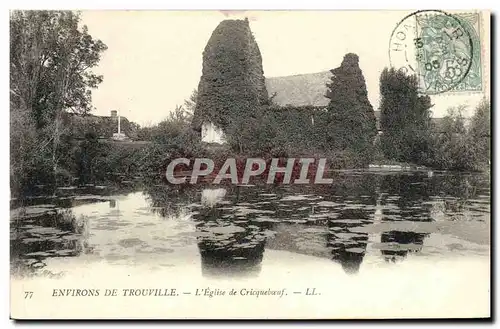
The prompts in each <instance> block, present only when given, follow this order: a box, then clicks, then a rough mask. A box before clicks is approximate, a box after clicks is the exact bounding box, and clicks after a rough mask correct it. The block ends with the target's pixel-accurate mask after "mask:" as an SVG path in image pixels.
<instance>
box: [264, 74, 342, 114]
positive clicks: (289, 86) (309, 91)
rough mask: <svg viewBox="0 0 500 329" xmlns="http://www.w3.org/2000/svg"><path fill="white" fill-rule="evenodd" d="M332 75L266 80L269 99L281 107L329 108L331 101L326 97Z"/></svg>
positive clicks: (291, 76) (304, 75)
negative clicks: (271, 98) (327, 85)
mask: <svg viewBox="0 0 500 329" xmlns="http://www.w3.org/2000/svg"><path fill="white" fill-rule="evenodd" d="M331 76H332V73H331V72H330V71H323V72H317V73H309V74H298V75H290V76H284V77H272V78H266V88H267V92H268V94H269V97H272V96H273V95H274V94H275V93H276V96H275V97H274V98H273V102H275V103H276V104H278V105H280V106H287V105H291V106H297V107H298V106H308V105H309V106H327V105H328V102H329V101H330V99H328V98H326V97H325V94H326V91H327V87H326V84H327V83H328V82H330V77H331Z"/></svg>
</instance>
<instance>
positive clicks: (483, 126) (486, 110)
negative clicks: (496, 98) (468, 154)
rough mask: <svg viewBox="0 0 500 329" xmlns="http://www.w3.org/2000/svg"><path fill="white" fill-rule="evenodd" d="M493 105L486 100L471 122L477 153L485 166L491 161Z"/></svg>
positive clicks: (479, 106)
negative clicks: (491, 117)
mask: <svg viewBox="0 0 500 329" xmlns="http://www.w3.org/2000/svg"><path fill="white" fill-rule="evenodd" d="M490 116H491V105H490V102H489V100H487V99H484V100H483V101H481V102H480V103H479V105H478V106H477V107H476V111H475V113H474V115H473V117H472V120H471V126H470V134H471V136H472V140H473V143H474V145H475V148H476V152H477V154H478V156H479V158H480V160H479V161H480V162H482V163H483V164H489V162H490V160H491V130H490V128H491V121H490V120H491V119H490Z"/></svg>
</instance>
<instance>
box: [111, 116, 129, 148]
mask: <svg viewBox="0 0 500 329" xmlns="http://www.w3.org/2000/svg"><path fill="white" fill-rule="evenodd" d="M117 116H118V132H117V133H113V137H112V139H113V140H115V141H123V140H127V139H128V137H127V135H125V134H123V133H122V132H121V126H120V124H121V123H120V121H121V118H120V114H119V113H118V111H116V110H112V111H111V117H112V118H114V117H117Z"/></svg>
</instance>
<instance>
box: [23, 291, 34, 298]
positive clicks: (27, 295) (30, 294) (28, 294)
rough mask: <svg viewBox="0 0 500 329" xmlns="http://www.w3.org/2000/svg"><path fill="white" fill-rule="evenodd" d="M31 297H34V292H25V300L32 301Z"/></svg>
mask: <svg viewBox="0 0 500 329" xmlns="http://www.w3.org/2000/svg"><path fill="white" fill-rule="evenodd" d="M31 297H33V291H25V292H24V299H31Z"/></svg>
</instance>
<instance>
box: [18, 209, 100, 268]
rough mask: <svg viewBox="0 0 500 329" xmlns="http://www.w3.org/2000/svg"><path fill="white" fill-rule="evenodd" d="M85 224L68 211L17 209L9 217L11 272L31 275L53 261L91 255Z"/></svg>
mask: <svg viewBox="0 0 500 329" xmlns="http://www.w3.org/2000/svg"><path fill="white" fill-rule="evenodd" d="M88 235H89V232H88V221H87V218H86V217H84V216H82V217H79V218H76V217H75V216H74V214H73V212H72V211H71V209H58V208H55V207H54V206H52V205H39V206H37V207H30V208H19V209H17V211H13V212H12V213H11V230H10V240H11V244H10V245H11V248H10V257H11V264H12V266H11V270H12V271H13V272H16V273H20V274H32V273H33V272H34V271H35V270H40V269H43V268H44V267H45V266H46V263H45V260H46V259H47V258H54V257H76V256H79V255H80V254H82V253H89V252H91V249H92V248H91V247H90V246H89V244H88V240H87V239H88Z"/></svg>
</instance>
